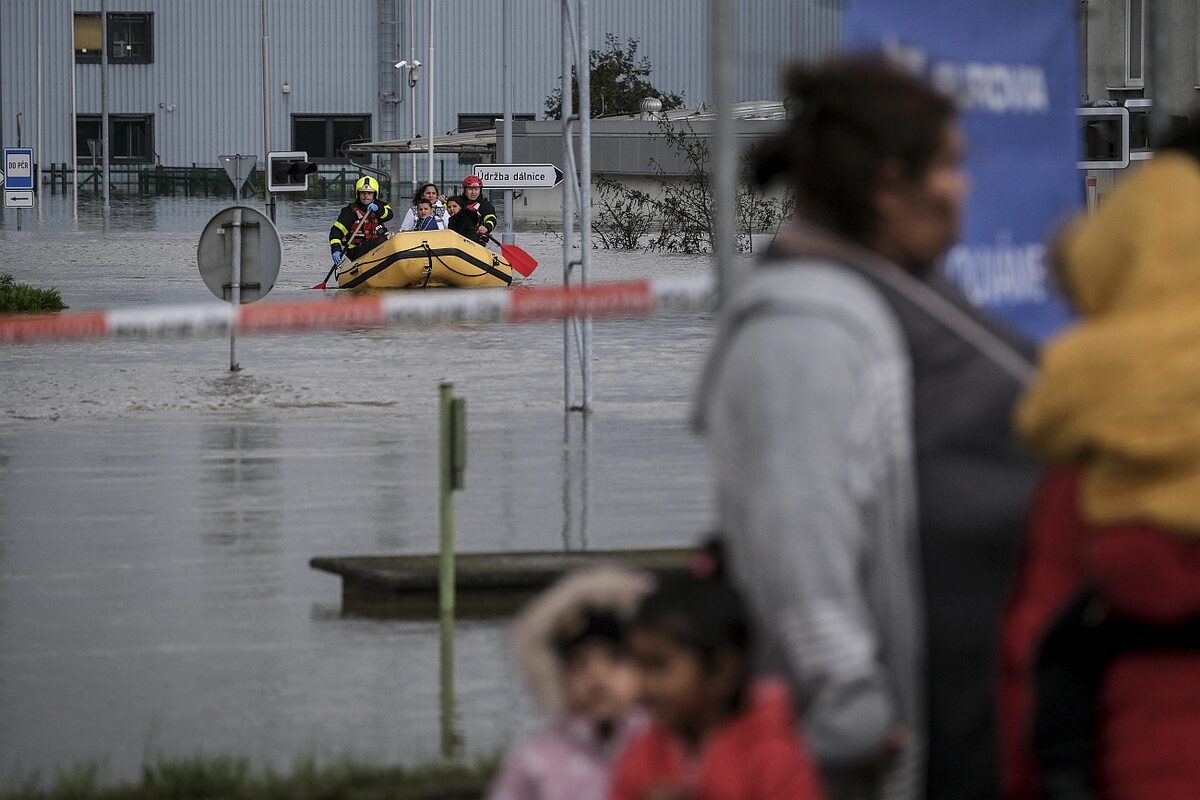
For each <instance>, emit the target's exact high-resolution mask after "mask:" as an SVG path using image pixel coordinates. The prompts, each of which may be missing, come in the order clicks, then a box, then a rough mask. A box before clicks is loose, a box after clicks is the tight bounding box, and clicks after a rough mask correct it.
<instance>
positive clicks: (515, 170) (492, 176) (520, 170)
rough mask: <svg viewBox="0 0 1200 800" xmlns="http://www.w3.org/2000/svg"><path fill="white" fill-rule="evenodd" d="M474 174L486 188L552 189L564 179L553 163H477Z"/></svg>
mask: <svg viewBox="0 0 1200 800" xmlns="http://www.w3.org/2000/svg"><path fill="white" fill-rule="evenodd" d="M474 174H475V177H477V178H479V179H480V180H481V181H483V186H484V188H485V189H552V188H554V187H555V186H558V184H560V183H562V179H563V173H562V170H561V169H559V168H558V167H556V166H554V165H553V164H476V165H475V168H474Z"/></svg>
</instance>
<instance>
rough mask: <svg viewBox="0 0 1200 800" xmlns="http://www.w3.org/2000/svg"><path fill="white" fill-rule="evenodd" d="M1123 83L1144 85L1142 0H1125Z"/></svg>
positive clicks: (1144, 25)
mask: <svg viewBox="0 0 1200 800" xmlns="http://www.w3.org/2000/svg"><path fill="white" fill-rule="evenodd" d="M1125 21H1126V24H1125V85H1126V86H1144V85H1145V83H1144V80H1145V68H1146V62H1145V51H1146V9H1145V6H1144V5H1143V0H1125Z"/></svg>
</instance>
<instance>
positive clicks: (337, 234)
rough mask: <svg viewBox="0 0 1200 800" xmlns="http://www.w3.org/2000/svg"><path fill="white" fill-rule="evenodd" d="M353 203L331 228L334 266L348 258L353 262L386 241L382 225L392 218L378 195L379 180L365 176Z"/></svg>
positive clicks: (342, 212) (330, 235) (384, 229)
mask: <svg viewBox="0 0 1200 800" xmlns="http://www.w3.org/2000/svg"><path fill="white" fill-rule="evenodd" d="M354 191H355V199H354V202H352V203H350V205H348V206H346V207H345V208H343V209H342V211H341V213H340V214H338V218H337V219H336V220H334V222H333V227H332V228H330V229H329V250H330V257H331V258H332V259H333V265H334V267H337V266H338V265H339V264H341V263H342V259H344V258H348V259H350V260H351V261H354V260H355V259H357V258H358V257H359V256H361V255H362V254H363V253H365V252H367V251H368V250H370V249H371V248H373V247H375V246H376V245H379V244H381V243H383V242H385V241H387V234H388V232H387V228H385V227H384V226H383V223H385V222H387V221H388V220H390V219H391V218H392V207H391V206H390V205H388V204H387V201H385V200H384V199H383V198H381V197H380V196H379V181H377V180H375V179H374V178H372V177H370V176H368V175H364V176H363V177H361V178H359V179H358V182H357V183H355V184H354Z"/></svg>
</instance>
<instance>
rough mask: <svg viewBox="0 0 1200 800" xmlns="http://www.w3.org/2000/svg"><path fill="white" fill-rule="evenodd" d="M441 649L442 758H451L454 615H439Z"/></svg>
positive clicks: (453, 743)
mask: <svg viewBox="0 0 1200 800" xmlns="http://www.w3.org/2000/svg"><path fill="white" fill-rule="evenodd" d="M440 616H441V637H440V644H441V647H439V648H438V650H439V652H438V673H439V675H438V677H439V688H440V690H441V691H440V695H441V696H440V698H439V699H440V701H441V702H440V705H441V723H442V739H441V750H442V758H452V757H453V756H454V755H455V754H456V753H457V752H458V742H459V739H458V732H457V731H456V730H455V728H454V717H455V708H454V614H449V613H446V612H444V611H443V612H442V613H441V615H440Z"/></svg>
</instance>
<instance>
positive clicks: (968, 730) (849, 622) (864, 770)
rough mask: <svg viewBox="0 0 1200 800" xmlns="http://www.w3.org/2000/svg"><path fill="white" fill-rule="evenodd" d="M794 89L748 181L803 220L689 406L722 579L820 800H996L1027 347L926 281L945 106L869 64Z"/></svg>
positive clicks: (944, 159)
mask: <svg viewBox="0 0 1200 800" xmlns="http://www.w3.org/2000/svg"><path fill="white" fill-rule="evenodd" d="M788 90H789V94H790V95H791V96H792V98H793V99H794V101H795V102H796V103H797V104H798V106H797V107H796V108H795V110H794V113H793V118H792V120H791V121H790V124H789V127H788V130H787V131H785V132H784V134H782V135H781V136H780V137H779V138H778V139H777V140H776V141H775V142H774V143H773V144H772V145H770V146H768V147H765V148H763V149H762V150H761V151H760V152H759V153H758V157H757V163H758V167H759V177H760V179H762V181H763V182H764V183H765V182H767V181H769V180H770V179H771V178H773V177H775V176H777V175H779V174H786V175H787V176H788V177H789V178H790V182H791V189H792V191H794V192H795V194H796V199H797V203H798V207H799V209H800V213H799V215H798V219H797V220H796V221H794V222H793V223H791V224H790V225H789V226H788V227H787V228H785V229H784V230H783V231H781V233H780V235H779V236H778V237H777V238H776V241H775V242H774V244H773V245H772V247H771V249H770V251H769V253H768V254H767V256H766V257H765V258H764V259H763V261H762V263H761V265H760V266H759V267H758V268H757V269H756V270H754V272H753V274H752V275H751V276H749V277H748V278H747V280H746V281H745V282H744V283H743V285H741V286H740V287H739V289H738V291H737V292H735V293H734V295H733V297H731V298H730V299H729V301H728V302H727V303H726V305H725V308H724V310H723V315H722V323H721V324H722V327H721V330H720V332H719V334H718V337H717V340H716V345H715V346H714V351H713V353H712V354H711V356H710V361H709V363H708V365H707V368H706V373H705V377H704V380H703V386H702V389H701V398H700V404H699V406H698V409H697V411H698V424H699V426H700V427H701V428H702V429H703V430H705V431H706V432H707V434H708V436H709V441H710V451H711V455H712V460H713V463H714V466H715V470H716V481H717V487H718V495H719V496H718V507H719V513H720V517H721V525H722V526H723V528H724V530H725V531H726V533H727V535H728V537H729V542H728V548H729V556H730V563H731V567H732V571H733V574H734V576H735V577H736V578H737V579H738V581H739V584H740V585H741V586H742V588H743V589H744V591H745V592H746V594H747V597H748V599H749V601H750V603H751V606H752V608H753V609H754V611H755V614H756V616H757V617H758V624H759V627H760V629H761V630H762V631H763V632H764V633H765V634H767V636H766V638H767V640H768V641H767V647H766V652H764V653H763V654H762V657H763V659H764V661H765V666H767V667H768V668H770V669H772V670H775V671H780V670H781V671H783V672H784V673H785V674H787V675H788V676H789V677H790V679H791V681H792V682H793V684H794V687H795V689H796V693H797V696H798V701H799V709H798V710H799V712H800V715H801V718H802V720H803V726H804V728H805V730H806V732H807V734H808V736H809V740H810V742H811V744H812V747H813V751H814V755H815V757H816V758H817V760H818V762H819V763H820V766H821V768H822V772H823V778H824V780H825V782H826V787H827V789H828V790H829V793H830V795H831V796H833V797H835V798H838V800H877V799H878V800H912V799H913V798H921V797H926V796H927V797H930V798H937V799H938V800H941V799H942V798H945V799H946V800H949V799H950V798H953V800H977V799H978V800H991V798H995V797H996V796H997V777H996V765H995V752H994V751H995V749H996V745H995V730H994V728H995V724H994V720H993V715H992V708H993V702H992V696H993V687H994V684H995V671H996V670H995V649H996V648H995V643H996V640H997V633H996V626H997V621H998V618H999V614H1000V608H1001V605H1002V603H1003V600H1004V597H1005V593H1006V591H1007V587H1008V576H1009V572H1010V569H1011V562H1012V560H1013V555H1014V551H1015V546H1016V541H1017V530H1018V528H1019V525H1020V522H1021V516H1022V513H1023V511H1024V509H1025V505H1026V502H1027V498H1028V494H1029V491H1030V488H1031V486H1032V482H1033V480H1034V475H1035V467H1034V465H1033V463H1032V462H1031V461H1029V460H1028V459H1027V458H1026V457H1025V456H1024V455H1023V454H1022V453H1021V451H1020V450H1019V448H1018V446H1017V444H1016V440H1015V438H1014V436H1013V434H1012V432H1011V430H1010V417H1011V412H1012V406H1013V402H1014V400H1015V398H1016V395H1017V392H1018V390H1019V388H1020V386H1021V382H1022V381H1023V380H1024V379H1025V378H1026V376H1027V375H1028V373H1029V371H1030V370H1031V365H1030V363H1029V360H1028V359H1029V357H1030V356H1031V355H1032V353H1031V349H1030V348H1029V347H1028V346H1027V345H1025V344H1024V343H1022V342H1020V341H1018V340H1017V339H1016V338H1015V337H1014V336H1012V335H1011V334H1009V333H1008V332H1006V331H1004V330H1002V329H1001V328H1000V327H999V326H997V325H995V324H993V323H992V322H991V321H989V320H987V319H985V318H984V316H983V315H982V314H980V312H978V311H977V310H976V309H974V308H973V307H971V306H970V305H969V304H968V303H967V301H966V300H965V298H963V297H962V296H961V294H960V293H959V292H958V291H957V290H956V289H954V288H953V287H952V286H951V285H950V284H949V283H948V282H947V281H946V280H944V279H943V278H942V277H941V276H940V274H939V273H938V272H937V271H936V266H937V265H938V263H939V262H940V260H941V258H942V256H943V255H944V254H945V252H946V251H947V250H948V249H949V248H950V247H951V245H952V244H953V243H954V242H955V240H956V238H957V237H958V234H959V227H960V223H961V215H962V207H963V201H964V198H965V195H966V192H967V179H966V175H965V173H964V171H963V167H962V157H963V153H964V148H965V142H964V138H963V135H962V132H961V131H960V129H959V127H958V124H957V122H956V119H955V111H954V107H953V104H952V103H951V101H950V100H948V99H947V98H945V97H943V96H942V95H940V94H938V93H937V92H935V91H933V90H932V89H931V88H929V87H927V86H926V85H925V84H924V83H922V82H920V81H918V80H916V79H915V78H912V77H910V76H909V75H908V74H906V73H903V72H901V71H899V70H897V69H895V68H893V67H891V66H889V65H888V64H887V63H885V62H883V61H880V60H875V59H872V58H869V57H851V58H844V59H840V60H836V61H831V62H828V63H826V64H823V65H818V66H815V67H813V66H798V67H795V68H793V70H792V71H791V72H790V74H789V77H788Z"/></svg>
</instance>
